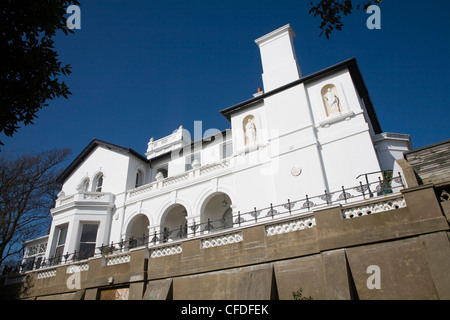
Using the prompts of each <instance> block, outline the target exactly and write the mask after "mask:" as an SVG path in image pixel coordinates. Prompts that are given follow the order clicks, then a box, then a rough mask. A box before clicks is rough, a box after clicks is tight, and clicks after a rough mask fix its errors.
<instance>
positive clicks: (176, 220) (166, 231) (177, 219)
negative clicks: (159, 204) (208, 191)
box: [160, 204, 187, 242]
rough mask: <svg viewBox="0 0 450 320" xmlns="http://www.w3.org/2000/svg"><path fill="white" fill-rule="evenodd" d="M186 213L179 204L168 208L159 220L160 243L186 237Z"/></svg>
mask: <svg viewBox="0 0 450 320" xmlns="http://www.w3.org/2000/svg"><path fill="white" fill-rule="evenodd" d="M186 217H187V211H186V208H185V207H184V206H182V205H181V204H175V205H173V206H171V207H170V208H168V209H167V210H166V212H165V213H164V215H163V218H162V219H161V236H160V240H161V241H162V242H170V241H174V240H179V239H183V238H186V237H187V220H186Z"/></svg>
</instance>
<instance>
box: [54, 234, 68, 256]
mask: <svg viewBox="0 0 450 320" xmlns="http://www.w3.org/2000/svg"><path fill="white" fill-rule="evenodd" d="M56 232H57V240H56V241H57V242H56V250H55V257H56V260H57V262H61V258H62V256H63V254H64V246H65V244H66V237H67V226H63V227H59V228H58V229H57V231H56Z"/></svg>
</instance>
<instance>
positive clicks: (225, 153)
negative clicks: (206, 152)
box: [222, 142, 233, 159]
mask: <svg viewBox="0 0 450 320" xmlns="http://www.w3.org/2000/svg"><path fill="white" fill-rule="evenodd" d="M232 155H233V144H232V143H231V142H225V143H223V144H222V159H226V158H229V157H231V156H232Z"/></svg>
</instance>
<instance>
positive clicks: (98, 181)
mask: <svg viewBox="0 0 450 320" xmlns="http://www.w3.org/2000/svg"><path fill="white" fill-rule="evenodd" d="M94 187H95V189H94V190H93V191H94V192H102V187H103V173H99V174H98V175H97V176H96V177H95V179H94Z"/></svg>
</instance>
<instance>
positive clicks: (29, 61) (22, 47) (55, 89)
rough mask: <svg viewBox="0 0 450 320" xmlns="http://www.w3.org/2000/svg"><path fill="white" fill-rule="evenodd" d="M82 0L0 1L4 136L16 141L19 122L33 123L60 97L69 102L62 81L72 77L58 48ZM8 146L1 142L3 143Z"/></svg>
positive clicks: (0, 87)
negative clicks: (60, 33) (68, 20)
mask: <svg viewBox="0 0 450 320" xmlns="http://www.w3.org/2000/svg"><path fill="white" fill-rule="evenodd" d="M70 4H75V5H77V4H79V3H78V1H77V0H2V1H0V30H1V31H0V52H1V55H2V59H1V60H0V61H1V63H0V90H1V91H0V133H3V134H5V135H6V136H8V137H12V136H13V134H14V133H15V132H17V129H19V128H20V126H19V124H21V123H22V122H23V124H24V125H28V124H33V119H35V118H37V115H36V113H37V112H38V111H39V110H40V109H42V108H43V107H45V106H48V103H47V102H48V101H49V100H52V99H54V98H56V97H58V98H59V97H64V98H67V96H68V95H70V94H71V92H70V91H69V88H68V86H67V85H66V84H65V83H64V82H63V81H61V80H60V79H59V77H60V76H61V75H68V74H70V73H71V70H70V65H66V66H63V65H62V63H61V61H59V60H58V54H57V52H56V51H55V49H54V45H53V44H54V41H53V39H52V38H53V37H54V36H55V34H56V32H57V31H58V30H62V31H63V32H64V33H65V34H66V35H67V34H68V32H73V31H72V30H69V29H68V28H67V26H66V19H65V17H64V15H65V14H66V10H67V7H68V6H69V5H70ZM2 144H3V143H2V142H1V141H0V145H2Z"/></svg>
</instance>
